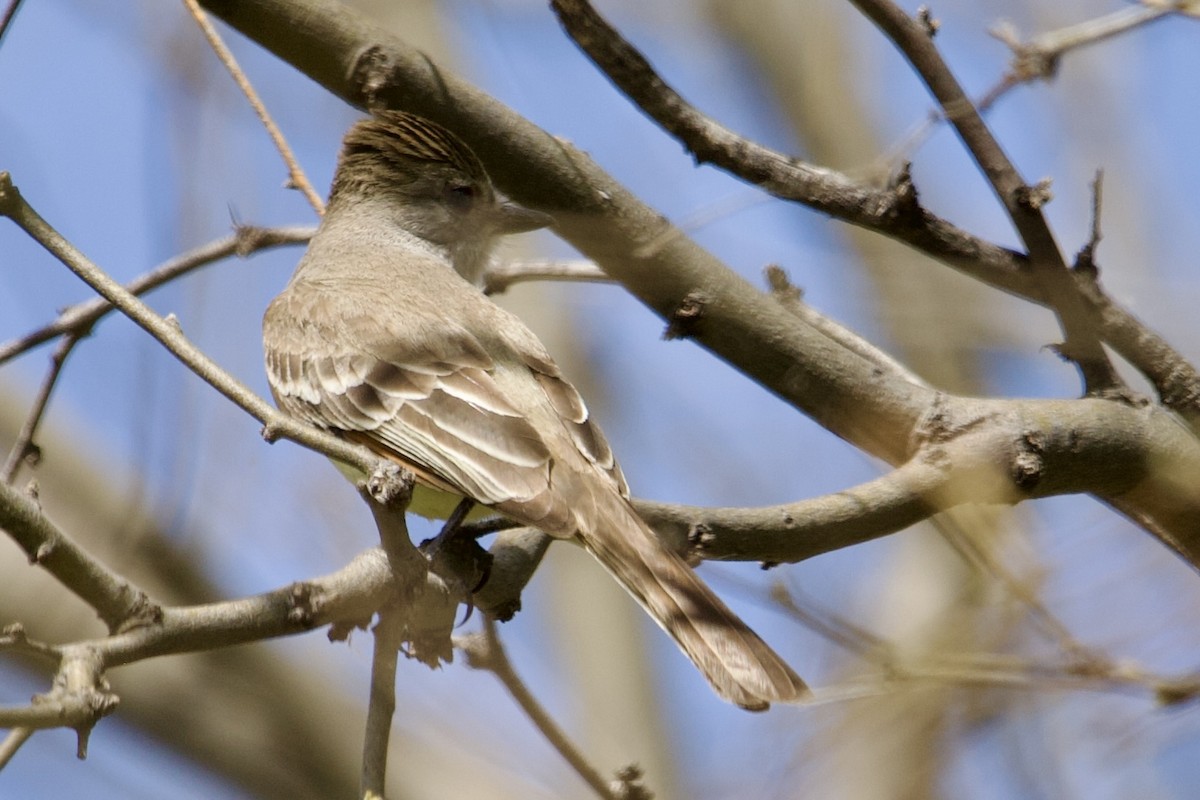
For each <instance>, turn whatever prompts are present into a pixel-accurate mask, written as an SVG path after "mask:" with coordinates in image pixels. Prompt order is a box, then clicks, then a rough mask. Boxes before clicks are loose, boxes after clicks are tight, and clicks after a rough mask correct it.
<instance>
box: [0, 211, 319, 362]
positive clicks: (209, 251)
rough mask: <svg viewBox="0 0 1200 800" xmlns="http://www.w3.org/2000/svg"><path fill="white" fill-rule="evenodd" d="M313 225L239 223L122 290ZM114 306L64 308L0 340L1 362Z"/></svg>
mask: <svg viewBox="0 0 1200 800" xmlns="http://www.w3.org/2000/svg"><path fill="white" fill-rule="evenodd" d="M315 230H316V229H315V228H312V227H309V226H293V227H284V228H258V227H255V226H253V225H239V226H238V227H237V229H236V230H235V231H234V233H233V234H232V235H231V236H226V237H224V238H221V239H217V240H216V241H213V242H209V243H208V244H204V245H201V246H200V247H197V248H195V249H193V250H189V251H187V252H186V253H181V254H179V255H177V256H175V257H173V258H171V259H169V260H167V261H165V262H163V263H162V264H160V265H159V266H157V267H155V268H154V269H152V270H150V271H149V272H145V273H143V274H141V275H139V276H138V277H136V278H134V279H133V280H132V281H130V282H129V283H127V284H125V290H126V291H128V292H129V293H130V294H133V295H138V296H140V295H143V294H145V293H146V292H148V291H150V290H151V289H156V288H158V287H159V286H162V285H163V284H166V283H168V282H170V281H172V280H174V279H176V278H178V277H180V276H182V275H186V274H188V273H190V272H192V271H194V270H196V269H198V268H200V267H203V266H206V265H208V264H211V263H213V262H215V261H219V260H221V259H223V258H228V257H229V256H234V255H236V256H240V257H242V258H245V257H246V256H248V255H250V254H251V253H257V252H259V251H261V250H267V249H269V248H272V247H278V246H280V245H289V244H304V243H305V242H307V241H308V240H309V239H311V238H312V235H313V233H314V232H315ZM113 308H114V306H113V304H112V303H110V302H109V301H108V300H106V299H104V298H103V297H93V298H92V299H90V300H85V301H84V302H82V303H77V304H76V305H73V306H70V307H69V308H66V309H64V310H63V311H62V312H61V313H60V314H59V315H58V319H56V320H54V321H53V322H51V323H50V324H49V325H44V326H42V327H41V328H38V329H37V330H35V331H32V332H31V333H28V334H26V335H24V336H21V337H19V338H16V339H12V340H9V341H7V342H5V343H4V344H0V364H3V363H5V362H6V361H8V360H10V359H12V358H14V357H16V356H18V355H20V354H22V353H24V352H25V351H27V350H29V349H31V348H33V347H36V346H37V345H39V344H42V343H43V342H47V341H49V340H51V339H53V338H54V337H56V336H61V335H62V334H64V333H73V334H75V335H76V336H79V337H84V336H87V335H88V334H89V333H90V332H91V330H92V328H93V327H95V325H96V323H97V322H99V321H100V320H101V319H103V318H104V316H106V315H107V314H108V313H109V312H110V311H112V310H113Z"/></svg>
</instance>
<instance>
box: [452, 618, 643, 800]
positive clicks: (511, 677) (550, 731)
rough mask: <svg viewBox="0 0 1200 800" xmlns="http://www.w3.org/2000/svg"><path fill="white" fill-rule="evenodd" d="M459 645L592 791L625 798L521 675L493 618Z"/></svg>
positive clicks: (609, 797) (615, 798)
mask: <svg viewBox="0 0 1200 800" xmlns="http://www.w3.org/2000/svg"><path fill="white" fill-rule="evenodd" d="M456 643H457V644H458V645H459V646H460V647H461V648H462V649H463V650H464V651H465V653H466V656H467V664H468V665H469V666H471V667H472V668H474V669H483V670H487V671H488V672H491V673H492V674H493V675H495V676H496V677H497V678H498V679H499V680H500V682H501V683H503V684H504V688H505V689H508V692H509V694H511V695H512V697H513V699H514V700H516V701H517V705H519V706H520V707H521V710H522V711H523V712H525V716H527V717H529V719H530V721H531V722H533V724H534V725H535V726H536V727H537V729H538V730H539V731H541V733H542V736H544V737H545V738H546V741H548V742H549V743H550V745H551V746H552V747H553V748H554V749H555V750H557V751H558V752H559V755H561V756H562V757H563V758H564V759H565V760H566V762H567V763H568V764H570V765H571V768H572V769H574V770H575V772H576V774H578V775H579V777H580V778H582V779H583V780H584V782H585V783H587V785H588V786H590V787H592V791H594V792H595V793H596V794H597V795H598V796H600V797H602V798H605V800H621V796H620V795H619V794H617V793H615V792H614V791H613V789H612V787H611V786H610V785H609V782H608V781H607V780H605V778H604V776H603V775H602V774H601V773H600V771H599V770H598V769H596V768H595V767H593V766H592V765H591V764H589V763H588V761H587V759H586V758H584V756H583V753H581V752H580V751H579V748H577V747H576V746H575V744H574V742H572V741H571V740H570V738H569V737H568V736H567V734H566V732H565V731H564V730H563V729H562V728H560V727H559V726H558V723H556V722H555V721H554V719H553V718H552V717H551V716H550V714H549V712H547V711H546V709H545V708H544V707H543V706H542V704H541V703H539V702H538V700H537V698H536V697H534V696H533V693H532V692H530V691H529V687H527V686H526V685H525V683H524V681H522V680H521V678H520V676H519V675H517V673H516V670H515V669H513V665H512V662H510V661H509V660H508V654H507V653H506V652H505V651H504V645H503V644H502V643H501V641H500V637H499V635H498V634H497V632H496V623H495V621H494V620H493V619H492V618H491V617H488V616H484V622H483V634H482V635H475V636H471V637H464V638H463V639H459V640H456Z"/></svg>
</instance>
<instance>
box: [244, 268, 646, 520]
mask: <svg viewBox="0 0 1200 800" xmlns="http://www.w3.org/2000/svg"><path fill="white" fill-rule="evenodd" d="M322 306H324V307H322ZM412 319H413V317H412V315H410V322H409V323H403V322H396V321H394V324H388V325H386V326H385V325H382V324H381V323H380V321H379V320H378V319H376V318H375V316H374V315H373V314H372V313H371V309H368V308H361V309H360V307H359V306H355V305H353V304H348V303H347V302H346V301H345V298H344V297H339V296H338V295H336V294H333V293H329V292H322V291H319V290H317V289H315V288H312V287H298V288H297V287H293V289H292V290H289V292H287V293H285V294H284V295H281V296H280V298H278V299H277V300H276V301H275V303H272V306H271V308H270V309H268V312H267V316H266V319H265V321H264V343H265V348H266V367H267V376H268V380H269V382H270V385H271V390H272V392H273V394H274V395H275V398H276V402H277V403H278V404H279V406H280V408H281V409H283V410H284V411H286V412H287V413H289V414H291V415H293V416H295V417H298V418H300V419H304V420H307V421H308V422H311V423H313V424H315V425H318V426H320V427H323V428H326V429H331V430H335V431H338V432H340V433H341V434H342V435H344V436H345V437H346V438H347V439H350V440H352V441H357V442H360V443H363V444H365V445H367V446H368V447H370V448H371V449H373V450H374V451H376V452H377V453H380V454H381V455H384V456H387V457H389V458H392V459H394V460H396V461H398V462H400V463H401V464H402V465H404V466H405V467H407V468H408V469H410V470H411V471H412V472H414V473H415V474H416V475H417V477H418V478H419V479H420V480H421V481H422V482H424V483H426V484H428V485H430V486H433V487H434V488H437V489H442V490H446V491H452V492H454V493H456V494H461V495H464V496H467V497H470V498H472V499H474V500H476V501H477V502H480V503H482V504H484V505H488V506H494V507H498V508H501V510H504V511H506V513H512V512H516V513H515V514H513V515H514V516H516V517H517V518H518V519H519V520H521V521H523V522H526V523H529V524H534V525H538V526H540V527H544V528H546V529H548V530H549V531H550V532H553V533H559V534H567V533H572V532H573V530H572V527H573V526H572V524H571V522H570V519H569V518H570V516H571V514H570V508H569V507H568V506H567V505H566V504H565V503H564V500H563V498H562V497H560V496H558V494H557V493H556V492H554V491H552V481H553V477H554V476H553V467H554V458H553V454H552V452H551V447H550V446H549V445H548V443H547V441H546V439H545V437H544V436H543V435H542V434H541V433H539V431H538V430H537V428H536V427H535V426H534V424H531V422H530V420H529V419H528V418H527V416H526V413H525V411H524V410H523V409H522V405H527V404H528V403H529V398H528V397H526V398H523V399H521V398H510V396H511V395H512V394H513V392H512V390H511V383H510V386H509V388H507V389H506V388H502V387H501V385H500V383H499V382H498V381H497V376H496V373H497V370H498V369H499V367H498V366H497V364H496V363H495V361H494V360H493V358H492V357H491V356H490V355H489V354H488V352H487V349H486V348H485V347H484V345H483V344H481V343H480V342H479V340H478V339H477V338H476V337H475V336H473V335H472V334H471V333H470V332H468V331H467V330H466V329H465V328H463V327H462V326H461V325H459V324H457V323H456V322H454V321H453V319H452V318H451V317H449V316H440V317H438V318H437V319H436V320H435V322H436V324H413V323H412ZM424 321H425V322H429V319H428V318H426V319H425V320H424ZM397 324H404V325H405V328H404V330H403V335H398V332H397V330H396V325H397ZM535 360H537V359H535ZM539 368H540V370H541V371H534V370H530V372H529V381H528V383H529V389H530V390H531V391H535V392H536V391H538V389H542V390H543V391H544V392H545V394H546V397H545V398H543V399H542V404H543V405H553V406H554V408H555V411H556V413H559V415H560V416H561V417H562V424H563V425H564V426H565V427H566V429H567V430H568V431H570V433H571V436H572V437H573V438H574V439H575V440H576V441H578V442H579V443H580V452H581V454H582V455H584V457H585V458H587V459H589V460H593V461H594V462H595V463H597V465H598V466H600V467H601V468H602V469H605V470H607V471H609V472H610V474H613V475H615V476H618V477H619V475H620V472H619V469H618V468H617V467H616V465H615V463H614V462H613V460H612V453H611V451H610V450H609V449H608V446H607V444H605V443H604V440H603V437H602V436H601V435H600V434H599V432H598V431H596V430H595V428H594V426H592V425H591V423H590V422H589V421H588V420H587V412H586V409H585V408H584V407H583V403H582V400H581V399H579V396H578V394H577V393H576V392H575V391H574V389H572V388H571V387H570V385H569V384H567V383H566V381H563V380H562V379H561V377H560V376H559V375H558V370H557V368H556V367H555V366H554V364H553V362H551V361H549V359H548V357H547V358H546V359H545V363H544V364H539ZM510 372H511V371H510ZM510 381H511V377H510V378H509V382H510ZM620 485H622V486H623V485H624V484H623V480H622V481H621V484H620Z"/></svg>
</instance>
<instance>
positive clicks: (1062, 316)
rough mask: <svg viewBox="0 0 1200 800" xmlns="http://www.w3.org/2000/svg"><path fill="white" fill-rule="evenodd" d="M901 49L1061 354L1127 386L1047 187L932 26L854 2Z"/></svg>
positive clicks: (871, 2) (1102, 382)
mask: <svg viewBox="0 0 1200 800" xmlns="http://www.w3.org/2000/svg"><path fill="white" fill-rule="evenodd" d="M851 2H852V3H853V5H854V6H855V7H857V8H858V10H859V11H861V12H862V13H863V15H864V16H866V17H867V18H868V19H870V20H871V21H872V22H874V23H875V25H876V26H877V27H878V28H879V29H880V30H881V31H882V32H883V33H884V35H886V36H887V37H888V38H889V39H891V40H892V42H893V43H894V44H895V45H896V47H897V48H899V50H900V52H901V53H903V54H904V56H905V58H906V59H908V62H909V63H910V64H911V65H912V67H913V69H914V70H916V72H917V74H918V75H919V76H920V77H921V79H922V81H924V83H925V86H926V87H927V88H928V89H929V91H930V93H931V94H932V95H933V96H934V97H935V98H936V99H937V101H938V103H939V104H940V105H941V107H942V110H943V112H944V113H945V115H946V118H947V119H948V120H949V121H950V124H951V125H952V126H953V127H954V129H955V131H957V133H958V135H959V138H960V139H961V140H962V142H963V144H964V145H965V146H966V148H967V151H968V152H970V154H971V156H972V157H973V158H974V159H975V163H976V164H978V165H979V168H980V169H981V170H982V171H983V173H984V175H985V176H986V177H987V179H988V182H989V183H990V184H991V187H992V190H993V191H994V192H995V193H996V196H997V197H998V198H999V200H1000V202H1001V203H1002V204H1003V205H1004V208H1005V210H1006V211H1007V212H1008V216H1009V219H1011V220H1012V223H1013V226H1014V227H1015V228H1016V229H1017V233H1018V235H1019V236H1020V237H1021V241H1022V242H1023V243H1024V244H1025V247H1026V249H1027V250H1028V253H1029V261H1030V265H1031V267H1032V269H1033V271H1034V274H1035V275H1038V276H1040V280H1041V282H1042V283H1043V286H1044V292H1045V296H1046V298H1047V300H1048V302H1049V303H1050V304H1051V307H1052V308H1054V310H1055V312H1056V313H1057V315H1058V318H1059V323H1060V325H1061V326H1062V330H1063V335H1064V339H1065V341H1064V342H1063V344H1062V345H1061V346H1059V347H1058V351H1059V353H1060V354H1061V355H1062V356H1063V357H1065V358H1068V359H1070V360H1071V361H1073V362H1075V363H1076V364H1077V365H1078V366H1079V369H1080V371H1081V373H1082V376H1083V379H1084V385H1085V388H1086V390H1087V391H1088V392H1089V393H1093V394H1096V393H1100V392H1105V391H1110V390H1113V389H1120V388H1121V387H1123V382H1122V381H1121V378H1120V376H1119V375H1118V374H1117V372H1116V370H1115V369H1114V368H1113V365H1112V363H1111V362H1110V361H1109V358H1108V355H1107V354H1106V353H1105V352H1104V347H1103V345H1102V344H1101V338H1100V332H1099V330H1098V326H1097V319H1096V315H1095V314H1094V312H1092V310H1091V309H1090V308H1089V306H1088V304H1087V303H1086V302H1085V300H1084V298H1083V296H1082V295H1081V293H1080V291H1079V288H1078V286H1077V285H1076V281H1075V279H1074V277H1073V276H1072V275H1071V272H1070V270H1069V269H1068V267H1067V264H1066V261H1065V260H1064V259H1063V255H1062V252H1061V251H1060V250H1059V248H1058V244H1057V243H1056V242H1055V239H1054V234H1053V232H1052V231H1051V229H1050V226H1049V223H1048V222H1047V221H1046V218H1045V216H1044V215H1043V214H1042V212H1041V207H1042V206H1043V205H1044V204H1045V203H1046V202H1047V201H1048V199H1049V189H1048V187H1047V186H1045V185H1042V184H1039V185H1037V186H1031V185H1029V184H1028V183H1026V182H1025V180H1024V179H1023V178H1022V177H1021V174H1020V173H1019V172H1018V171H1017V168H1016V166H1015V165H1014V164H1013V163H1012V161H1011V160H1009V158H1008V156H1007V155H1006V154H1005V152H1004V149H1003V148H1002V147H1001V146H1000V143H999V142H998V141H996V138H995V137H994V136H993V135H992V132H991V130H990V129H989V128H988V126H987V124H986V123H985V122H984V121H983V117H982V116H980V114H979V111H978V109H976V108H975V106H974V104H973V103H972V102H971V99H970V98H969V97H967V95H966V93H965V92H964V91H963V88H962V86H961V85H960V84H959V82H958V79H957V78H956V77H955V76H954V74H953V73H952V72H951V71H950V68H949V67H948V66H947V65H946V63H945V61H944V60H943V59H942V56H941V53H940V52H938V49H937V47H935V46H934V44H933V41H932V37H931V36H930V33H929V28H928V25H927V24H923V22H922V21H921V20H920V19H917V18H914V17H911V16H909V15H908V14H907V13H906V12H905V11H904V10H903V9H901V8H900V7H899V6H897V5H896V4H895V3H893V2H891V0H851Z"/></svg>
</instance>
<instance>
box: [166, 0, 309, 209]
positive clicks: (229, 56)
mask: <svg viewBox="0 0 1200 800" xmlns="http://www.w3.org/2000/svg"><path fill="white" fill-rule="evenodd" d="M183 3H184V5H186V6H187V8H188V11H189V12H191V15H192V17H193V18H194V19H195V20H196V24H197V25H199V26H200V30H201V31H203V32H204V38H206V39H208V44H209V46H211V47H212V49H213V52H214V53H216V54H217V58H219V59H220V60H221V63H222V64H224V65H225V68H226V69H227V70H229V74H230V75H232V76H233V80H234V81H235V82H236V83H237V85H238V88H239V89H241V90H242V94H244V95H246V99H247V100H248V101H250V107H251V108H253V109H254V113H255V114H257V115H258V118H259V120H260V121H261V122H262V124H263V127H265V128H266V129H267V135H268V136H270V137H271V141H272V142H274V143H275V148H276V149H277V150H279V155H280V156H282V157H283V163H284V164H286V165H287V169H288V182H289V186H290V187H291V188H293V189H299V190H300V191H301V192H303V193H304V197H305V198H306V199H307V200H308V203H309V205H311V206H312V207H313V210H314V211H316V212H317V213H318V214H324V213H325V202H324V201H323V200H321V196H320V195H319V194H317V192H316V190H315V189H313V187H312V184H311V183H309V181H308V177H307V176H306V175H305V174H304V170H303V169H301V167H300V164H299V162H298V161H296V156H295V154H294V153H293V152H292V148H291V147H290V146H289V145H288V143H287V139H285V138H284V136H283V133H282V132H281V131H280V130H279V126H278V125H276V124H275V120H273V119H271V115H270V113H268V112H267V107H266V106H265V105H263V102H262V100H261V99H260V98H259V96H258V92H256V91H254V87H253V86H252V85H251V84H250V80H249V79H248V78H247V77H246V73H244V72H243V71H242V68H241V67H239V66H238V63H237V60H236V59H235V58H234V57H233V53H231V52H230V51H229V48H228V47H226V46H225V42H223V41H221V35H220V34H218V33H217V29H216V28H214V27H213V25H212V23H211V22H209V21H208V15H207V14H205V13H204V9H202V8H200V4H199V3H198V2H196V0H183Z"/></svg>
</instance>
